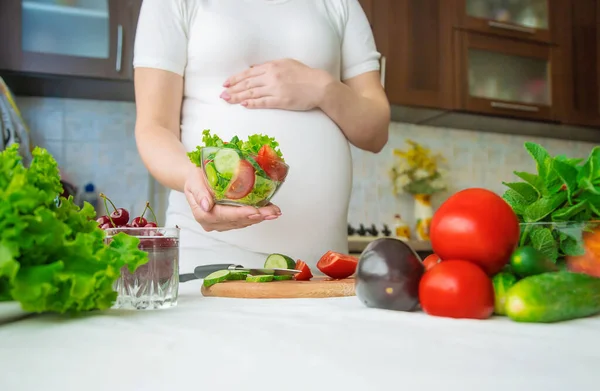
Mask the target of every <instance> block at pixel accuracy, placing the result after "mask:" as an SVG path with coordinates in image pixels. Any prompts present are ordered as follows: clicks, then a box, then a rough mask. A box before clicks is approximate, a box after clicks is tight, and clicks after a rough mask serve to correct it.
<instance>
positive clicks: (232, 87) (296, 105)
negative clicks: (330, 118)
mask: <svg viewBox="0 0 600 391" xmlns="http://www.w3.org/2000/svg"><path fill="white" fill-rule="evenodd" d="M332 81H333V78H332V77H331V75H329V74H328V73H327V72H326V71H323V70H320V69H314V68H310V67H308V66H306V65H304V64H302V63H301V62H298V61H296V60H291V59H283V60H276V61H269V62H267V63H264V64H261V65H256V66H253V67H251V68H249V69H247V70H245V71H243V72H241V73H239V74H237V75H235V76H232V77H230V78H229V79H227V81H225V83H224V84H223V86H224V87H225V88H226V90H225V91H223V93H222V94H221V98H222V99H224V100H225V101H227V102H229V103H232V104H241V105H242V106H245V107H248V108H251V109H285V110H297V111H306V110H311V109H314V108H315V107H318V106H319V104H320V102H321V100H322V99H323V95H324V93H325V87H326V86H327V85H328V84H329V83H331V82H332Z"/></svg>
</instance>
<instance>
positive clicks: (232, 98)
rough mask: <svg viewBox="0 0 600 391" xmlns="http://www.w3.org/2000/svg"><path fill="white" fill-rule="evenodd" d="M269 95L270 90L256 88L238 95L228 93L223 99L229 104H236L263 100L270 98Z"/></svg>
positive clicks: (222, 96) (225, 93)
mask: <svg viewBox="0 0 600 391" xmlns="http://www.w3.org/2000/svg"><path fill="white" fill-rule="evenodd" d="M238 85H239V84H238ZM269 95H270V94H269V88H267V87H256V88H250V89H248V90H245V91H241V92H238V93H233V94H228V93H227V91H226V92H224V93H223V94H222V95H221V98H223V99H224V100H226V101H227V102H229V103H231V104H234V103H241V102H244V101H246V100H249V99H258V98H262V97H265V96H269Z"/></svg>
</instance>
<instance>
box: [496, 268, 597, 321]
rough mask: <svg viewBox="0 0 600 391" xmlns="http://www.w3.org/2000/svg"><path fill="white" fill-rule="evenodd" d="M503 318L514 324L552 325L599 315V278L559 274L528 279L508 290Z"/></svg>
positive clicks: (564, 272) (566, 273)
mask: <svg viewBox="0 0 600 391" xmlns="http://www.w3.org/2000/svg"><path fill="white" fill-rule="evenodd" d="M505 310H506V315H508V317H509V318H510V319H512V320H514V321H516V322H532V323H552V322H560V321H564V320H571V319H577V318H584V317H588V316H592V315H596V314H599V313H600V278H597V277H593V276H590V275H587V274H579V273H571V272H567V271H558V272H552V273H543V274H538V275H535V276H531V277H527V278H524V279H522V280H521V281H519V282H517V283H516V284H515V285H513V286H512V288H510V289H509V291H508V293H507V296H506V305H505Z"/></svg>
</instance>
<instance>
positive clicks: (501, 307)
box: [492, 272, 517, 315]
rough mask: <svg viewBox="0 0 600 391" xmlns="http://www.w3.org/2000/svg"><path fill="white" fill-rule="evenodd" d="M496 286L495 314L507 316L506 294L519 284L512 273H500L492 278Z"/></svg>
mask: <svg viewBox="0 0 600 391" xmlns="http://www.w3.org/2000/svg"><path fill="white" fill-rule="evenodd" d="M492 283H493V285H494V313H495V314H496V315H506V294H507V293H508V291H509V290H510V288H511V287H512V286H513V285H515V284H516V283H517V277H515V276H514V275H513V274H512V273H508V272H500V273H498V274H496V275H495V276H494V278H492Z"/></svg>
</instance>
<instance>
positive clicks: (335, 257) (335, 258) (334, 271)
mask: <svg viewBox="0 0 600 391" xmlns="http://www.w3.org/2000/svg"><path fill="white" fill-rule="evenodd" d="M357 265H358V259H357V258H356V257H353V256H350V255H346V254H340V253H336V252H334V251H327V252H326V253H325V254H324V255H323V256H322V257H321V259H319V262H317V267H318V268H319V270H320V271H322V272H323V273H324V274H326V275H327V276H329V277H331V278H333V279H336V280H341V279H344V278H348V277H350V276H351V275H353V274H354V272H356V266H357Z"/></svg>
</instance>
